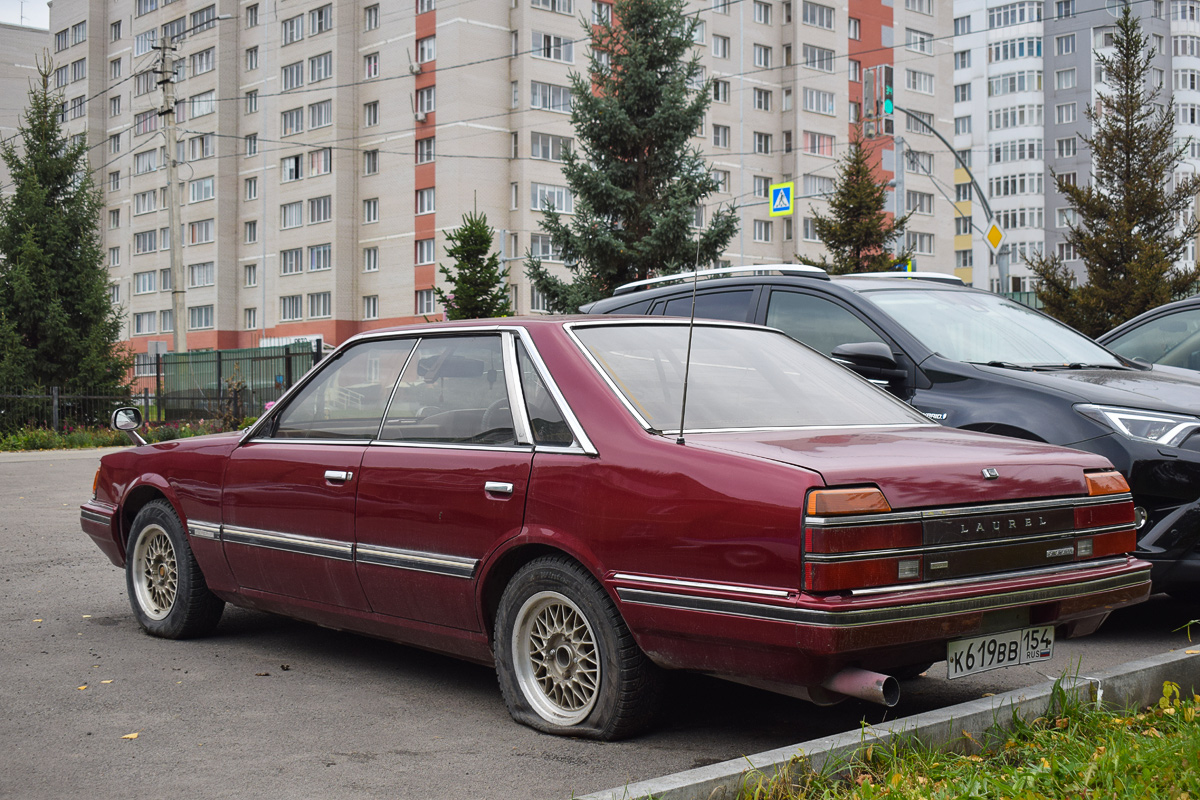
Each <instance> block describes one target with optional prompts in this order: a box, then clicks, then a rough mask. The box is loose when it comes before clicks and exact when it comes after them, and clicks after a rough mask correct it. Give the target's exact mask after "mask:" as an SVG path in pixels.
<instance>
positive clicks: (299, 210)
mask: <svg viewBox="0 0 1200 800" xmlns="http://www.w3.org/2000/svg"><path fill="white" fill-rule="evenodd" d="M303 224H304V204H303V203H302V202H300V201H299V200H297V201H296V202H294V203H284V204H283V205H281V206H280V207H279V227H280V228H299V227H300V226H301V225H303Z"/></svg>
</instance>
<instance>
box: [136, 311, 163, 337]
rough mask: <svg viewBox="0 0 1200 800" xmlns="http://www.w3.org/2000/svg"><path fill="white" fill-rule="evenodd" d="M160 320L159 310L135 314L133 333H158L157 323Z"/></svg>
mask: <svg viewBox="0 0 1200 800" xmlns="http://www.w3.org/2000/svg"><path fill="white" fill-rule="evenodd" d="M157 321H158V312H157V311H147V312H145V313H142V314H134V315H133V333H134V335H135V336H136V335H139V334H147V333H157V329H156V326H155V323H156V322H157Z"/></svg>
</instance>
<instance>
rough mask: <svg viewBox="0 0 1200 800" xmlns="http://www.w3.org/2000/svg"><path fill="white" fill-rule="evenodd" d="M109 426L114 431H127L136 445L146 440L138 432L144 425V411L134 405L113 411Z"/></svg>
mask: <svg viewBox="0 0 1200 800" xmlns="http://www.w3.org/2000/svg"><path fill="white" fill-rule="evenodd" d="M109 426H110V427H111V428H112V429H113V430H114V431H125V434H126V435H127V436H128V437H129V438H130V440H131V441H132V442H133V443H134V444H135V445H143V444H145V443H146V440H145V439H144V438H142V435H141V434H140V433H138V429H139V428H141V427H142V412H141V411H140V410H139V409H137V408H134V407H133V406H122V407H121V408H118V409H117V410H116V411H114V412H113V413H112V418H111V419H110V420H109Z"/></svg>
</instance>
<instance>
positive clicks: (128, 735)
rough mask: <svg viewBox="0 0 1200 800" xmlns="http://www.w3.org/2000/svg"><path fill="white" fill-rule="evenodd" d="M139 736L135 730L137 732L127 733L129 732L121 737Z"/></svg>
mask: <svg viewBox="0 0 1200 800" xmlns="http://www.w3.org/2000/svg"><path fill="white" fill-rule="evenodd" d="M137 736H138V735H137V733H136V732H135V733H127V734H125V735H124V736H122V737H121V738H122V739H136V738H137Z"/></svg>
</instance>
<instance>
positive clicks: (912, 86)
mask: <svg viewBox="0 0 1200 800" xmlns="http://www.w3.org/2000/svg"><path fill="white" fill-rule="evenodd" d="M904 76H905V86H906V87H907V88H908V89H909V90H911V91H914V92H917V93H918V94H933V87H934V77H933V73H931V72H922V71H920V70H916V69H906V70H904Z"/></svg>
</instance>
